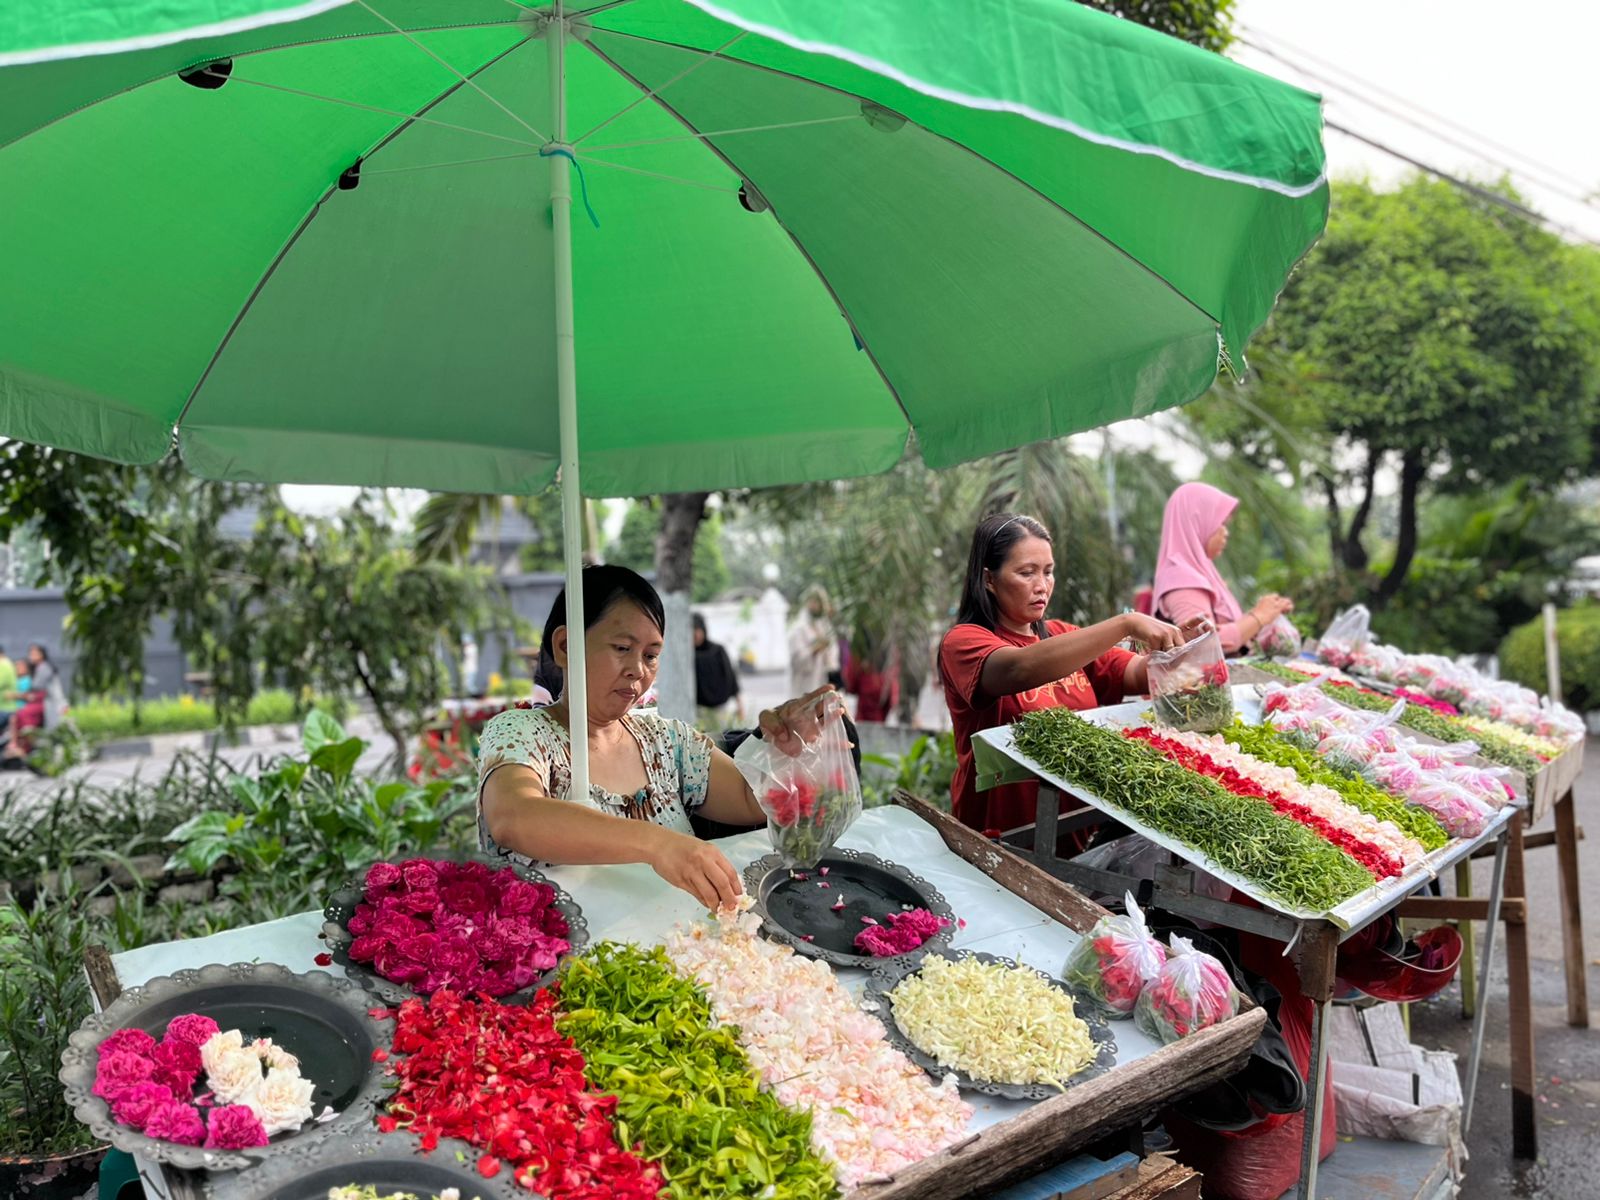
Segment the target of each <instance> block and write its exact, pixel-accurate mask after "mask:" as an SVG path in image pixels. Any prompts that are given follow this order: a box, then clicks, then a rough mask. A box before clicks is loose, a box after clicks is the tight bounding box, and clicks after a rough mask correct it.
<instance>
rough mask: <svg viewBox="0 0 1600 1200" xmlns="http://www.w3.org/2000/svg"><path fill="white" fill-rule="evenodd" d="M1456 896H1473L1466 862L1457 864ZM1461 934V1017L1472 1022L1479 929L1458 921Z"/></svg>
mask: <svg viewBox="0 0 1600 1200" xmlns="http://www.w3.org/2000/svg"><path fill="white" fill-rule="evenodd" d="M1456 895H1457V896H1462V897H1466V896H1470V895H1472V863H1471V861H1470V860H1464V861H1462V862H1458V863H1457V864H1456ZM1456 928H1457V929H1458V930H1460V932H1461V970H1460V971H1459V972H1458V974H1459V977H1460V979H1461V1015H1462V1017H1464V1018H1466V1019H1467V1020H1471V1018H1472V1014H1473V1013H1475V1012H1477V1011H1478V970H1477V967H1476V965H1475V964H1476V963H1477V961H1478V927H1477V926H1476V925H1474V924H1473V923H1472V922H1471V921H1457V922H1456Z"/></svg>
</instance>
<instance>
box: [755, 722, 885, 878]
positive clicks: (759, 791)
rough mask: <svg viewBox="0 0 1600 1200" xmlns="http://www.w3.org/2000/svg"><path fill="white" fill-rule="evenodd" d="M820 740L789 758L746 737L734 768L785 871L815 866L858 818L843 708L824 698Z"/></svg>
mask: <svg viewBox="0 0 1600 1200" xmlns="http://www.w3.org/2000/svg"><path fill="white" fill-rule="evenodd" d="M818 703H819V704H824V705H826V706H827V708H826V710H825V712H824V716H823V726H822V736H821V737H820V738H818V739H817V740H816V741H815V742H812V743H811V744H809V745H807V746H805V747H804V748H802V749H801V751H800V753H799V754H796V755H794V756H792V757H791V756H790V755H788V754H785V753H784V752H783V751H782V750H779V749H778V748H777V747H776V746H774V745H773V744H772V743H771V742H768V741H765V740H764V739H762V738H754V737H752V738H746V739H745V740H744V741H743V742H742V743H740V745H739V749H738V751H737V752H736V753H735V754H734V756H733V761H734V765H736V766H737V767H738V768H739V773H740V774H742V775H743V776H744V778H745V782H747V783H748V784H749V785H750V790H751V791H753V792H754V793H755V795H756V802H757V803H758V804H760V805H761V811H762V812H764V813H766V814H767V834H768V836H770V837H771V838H772V847H773V849H775V850H776V851H777V852H778V854H779V855H780V856H781V857H782V858H783V863H784V865H785V866H787V867H814V866H816V865H817V863H818V862H820V861H821V860H822V856H823V855H825V854H826V853H827V852H828V851H829V850H831V849H833V844H834V843H835V842H836V841H838V840H839V838H840V836H841V835H842V834H843V833H844V831H845V830H846V829H849V828H850V826H851V825H852V824H853V823H854V822H855V819H856V818H857V817H859V816H860V815H861V781H860V780H859V779H858V778H857V777H856V772H855V765H854V764H853V763H852V762H851V761H850V742H849V740H848V739H847V738H846V737H845V732H844V722H843V721H841V720H840V719H839V717H840V716H842V715H843V712H844V706H843V704H842V702H841V701H840V699H839V697H838V696H837V695H835V694H834V693H832V692H829V693H826V694H825V695H824V696H823V697H822V698H821V699H820V700H819V701H818Z"/></svg>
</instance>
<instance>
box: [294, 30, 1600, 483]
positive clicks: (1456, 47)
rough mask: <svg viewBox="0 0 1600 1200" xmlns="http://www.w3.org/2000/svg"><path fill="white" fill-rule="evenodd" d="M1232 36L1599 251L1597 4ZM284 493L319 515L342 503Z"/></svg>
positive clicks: (1365, 120) (1129, 436)
mask: <svg viewBox="0 0 1600 1200" xmlns="http://www.w3.org/2000/svg"><path fill="white" fill-rule="evenodd" d="M1235 32H1236V33H1237V35H1238V36H1239V38H1240V42H1239V44H1238V45H1236V46H1235V47H1234V48H1233V50H1232V52H1231V53H1232V56H1233V57H1234V58H1235V59H1237V60H1238V61H1239V62H1241V63H1243V64H1245V65H1246V66H1249V67H1252V68H1254V69H1255V70H1258V71H1263V72H1265V73H1267V74H1269V75H1273V76H1276V77H1277V78H1280V79H1285V80H1288V81H1289V82H1292V83H1296V84H1299V85H1300V86H1302V87H1305V88H1308V89H1310V90H1312V91H1316V92H1319V93H1321V94H1322V96H1323V98H1324V110H1325V114H1326V117H1327V119H1328V120H1330V121H1332V122H1334V123H1335V124H1338V125H1342V126H1345V127H1346V128H1349V129H1351V130H1354V131H1356V132H1358V133H1361V134H1364V135H1366V136H1367V137H1369V138H1371V139H1373V140H1375V141H1378V142H1381V143H1383V144H1385V145H1387V146H1389V147H1391V148H1392V149H1394V150H1398V151H1400V152H1402V153H1404V154H1408V155H1410V156H1411V157H1413V158H1416V159H1420V160H1422V161H1423V162H1426V163H1428V164H1429V165H1430V166H1433V167H1436V168H1438V169H1440V170H1442V171H1447V172H1449V173H1451V174H1455V175H1460V176H1467V177H1471V178H1474V179H1478V180H1485V179H1491V180H1492V179H1498V178H1500V177H1501V176H1502V175H1504V174H1505V173H1506V172H1507V170H1508V169H1509V170H1510V173H1511V177H1512V179H1513V181H1514V182H1515V184H1516V186H1517V188H1518V190H1519V191H1520V192H1521V193H1522V194H1523V195H1524V196H1525V197H1526V198H1527V200H1528V201H1529V202H1530V204H1531V205H1532V206H1533V207H1535V208H1536V209H1538V210H1539V211H1540V212H1542V213H1544V214H1546V215H1547V216H1549V217H1550V218H1551V220H1552V221H1554V222H1555V223H1557V224H1559V225H1560V226H1563V227H1566V228H1567V229H1568V230H1570V231H1572V232H1573V233H1576V234H1579V235H1581V236H1583V237H1586V238H1589V239H1593V240H1594V241H1596V242H1600V198H1596V199H1595V201H1594V202H1593V203H1592V204H1586V203H1583V202H1581V201H1580V200H1576V199H1573V198H1572V197H1573V196H1574V195H1575V196H1579V197H1582V196H1586V195H1588V194H1589V193H1591V192H1596V191H1600V129H1597V128H1596V125H1597V121H1600V100H1597V97H1596V88H1595V85H1594V79H1595V74H1596V73H1595V65H1594V58H1595V54H1596V50H1597V48H1600V2H1594V0H1523V2H1522V3H1518V4H1508V3H1506V2H1505V0H1493V2H1490V0H1448V2H1447V0H1319V2H1313V0H1237V3H1236V5H1235ZM1268 51H1270V52H1271V53H1268ZM1379 105H1381V106H1382V109H1388V110H1391V111H1388V112H1385V111H1382V109H1380V108H1379V107H1377V106H1379ZM1396 113H1399V114H1403V115H1402V116H1396V115H1395V114H1396ZM1406 118H1409V120H1408V119H1406ZM1418 125H1421V126H1425V127H1426V128H1419V127H1418ZM1485 139H1487V142H1486V141H1485ZM1489 143H1496V144H1489ZM1326 144H1327V148H1328V167H1329V170H1330V172H1331V173H1332V174H1333V175H1334V176H1336V177H1339V176H1351V175H1356V176H1361V175H1364V176H1367V177H1369V178H1371V179H1372V181H1373V182H1374V183H1376V184H1379V185H1380V186H1381V185H1384V184H1393V183H1394V182H1396V181H1397V180H1399V179H1400V178H1401V177H1402V176H1403V175H1404V174H1406V173H1407V172H1409V171H1411V170H1412V169H1413V168H1412V167H1410V166H1409V165H1408V164H1406V163H1404V162H1401V161H1399V160H1397V159H1395V158H1393V157H1391V156H1390V155H1388V154H1385V153H1383V152H1382V151H1379V150H1376V149H1373V148H1372V147H1370V146H1368V145H1365V144H1363V143H1362V142H1360V141H1357V140H1355V139H1353V138H1350V137H1347V136H1345V135H1344V134H1341V133H1339V132H1337V131H1335V130H1332V129H1330V130H1328V131H1327V134H1326ZM1563 193H1566V194H1565V195H1564V194H1563ZM1569 236H1571V235H1570V234H1569ZM1139 424H1140V423H1138V422H1126V423H1124V424H1123V425H1121V426H1119V427H1118V438H1119V440H1122V441H1127V442H1132V443H1136V444H1147V443H1148V441H1149V440H1150V435H1149V433H1148V432H1146V431H1145V430H1142V429H1140V428H1139ZM1098 436H1099V435H1093V439H1092V440H1087V444H1086V446H1085V448H1086V449H1088V448H1091V447H1093V446H1094V445H1095V444H1096V442H1097V440H1098ZM1157 440H1159V439H1157ZM1178 466H1179V469H1180V470H1182V471H1184V472H1185V473H1191V472H1193V471H1195V470H1198V463H1195V462H1189V461H1180V462H1179V464H1178ZM284 493H285V495H286V496H287V497H288V498H289V502H290V503H291V504H293V505H294V506H295V507H299V508H304V509H308V510H316V511H324V512H327V511H333V510H335V509H337V508H338V507H340V506H341V505H343V504H347V503H348V502H349V500H350V498H351V497H352V496H353V495H354V494H355V492H354V489H353V488H331V487H286V488H285V489H284ZM402 506H404V505H402Z"/></svg>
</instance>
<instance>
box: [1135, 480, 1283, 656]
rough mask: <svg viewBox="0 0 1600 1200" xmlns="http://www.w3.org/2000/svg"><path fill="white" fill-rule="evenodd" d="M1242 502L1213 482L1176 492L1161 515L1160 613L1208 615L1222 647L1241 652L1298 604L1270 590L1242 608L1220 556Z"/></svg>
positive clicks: (1181, 618)
mask: <svg viewBox="0 0 1600 1200" xmlns="http://www.w3.org/2000/svg"><path fill="white" fill-rule="evenodd" d="M1238 507H1239V502H1238V501H1237V500H1235V499H1234V498H1233V497H1232V496H1230V495H1228V493H1227V492H1224V491H1221V490H1219V489H1217V488H1214V487H1212V486H1211V485H1210V484H1209V483H1186V484H1183V485H1182V486H1181V487H1179V488H1178V489H1177V491H1175V492H1173V493H1172V498H1171V499H1169V500H1168V501H1167V511H1166V513H1165V514H1164V515H1163V516H1162V519H1161V552H1160V554H1159V555H1158V556H1157V558H1156V579H1155V586H1154V588H1153V589H1152V590H1153V592H1154V593H1155V596H1154V600H1155V613H1156V616H1158V617H1160V618H1162V619H1163V620H1166V621H1170V622H1172V623H1173V624H1176V625H1181V624H1183V623H1184V622H1186V621H1190V620H1193V619H1194V618H1195V617H1207V618H1209V619H1210V621H1211V623H1212V624H1213V625H1215V626H1216V628H1217V634H1218V636H1219V637H1220V638H1221V639H1222V648H1223V650H1224V651H1225V652H1226V653H1228V654H1237V653H1238V652H1239V651H1241V650H1243V649H1244V648H1245V646H1246V645H1247V644H1248V643H1249V642H1250V640H1251V639H1252V638H1254V637H1256V636H1257V635H1258V634H1260V632H1261V631H1262V630H1263V629H1265V628H1266V627H1267V626H1268V625H1270V624H1272V622H1273V620H1274V619H1276V618H1277V617H1279V616H1281V615H1282V614H1283V613H1286V612H1292V611H1293V610H1294V601H1293V600H1290V599H1289V598H1288V597H1286V596H1279V595H1277V594H1276V593H1269V594H1268V595H1265V596H1263V597H1261V599H1259V600H1257V601H1256V604H1255V607H1254V608H1252V609H1251V610H1250V611H1249V612H1247V613H1241V612H1240V610H1239V602H1238V601H1237V600H1235V599H1234V598H1233V593H1232V592H1231V591H1229V590H1228V585H1227V584H1226V583H1224V582H1223V581H1222V576H1221V575H1220V574H1218V573H1217V564H1216V559H1217V557H1218V556H1219V555H1220V554H1221V553H1222V551H1223V548H1224V547H1226V546H1227V544H1228V519H1229V518H1230V517H1232V516H1233V510H1234V509H1236V508H1238Z"/></svg>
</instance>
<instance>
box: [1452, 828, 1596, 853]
mask: <svg viewBox="0 0 1600 1200" xmlns="http://www.w3.org/2000/svg"><path fill="white" fill-rule="evenodd" d="M1574 832H1575V840H1577V841H1580V842H1581V841H1583V840H1584V839H1585V838H1586V837H1588V835H1587V834H1586V833H1584V832H1583V826H1582V825H1579V826H1577V827H1576V829H1575V831H1574ZM1560 837H1561V835H1560V833H1559V831H1557V830H1554V829H1541V830H1539V831H1538V832H1537V833H1524V834H1523V835H1522V848H1523V849H1524V850H1543V849H1544V848H1545V847H1546V846H1555V845H1558V844H1559V843H1560ZM1470 857H1472V858H1493V857H1494V843H1493V842H1490V843H1489V844H1488V845H1486V846H1479V847H1478V848H1477V849H1476V850H1474V851H1473V852H1472V854H1471V855H1470Z"/></svg>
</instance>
